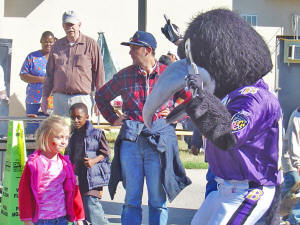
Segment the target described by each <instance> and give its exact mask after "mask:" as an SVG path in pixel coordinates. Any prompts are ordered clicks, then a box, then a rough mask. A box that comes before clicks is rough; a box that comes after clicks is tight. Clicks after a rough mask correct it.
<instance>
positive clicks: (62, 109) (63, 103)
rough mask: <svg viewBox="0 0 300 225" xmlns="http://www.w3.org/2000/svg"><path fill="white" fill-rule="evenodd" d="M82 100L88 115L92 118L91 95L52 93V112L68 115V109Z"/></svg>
mask: <svg viewBox="0 0 300 225" xmlns="http://www.w3.org/2000/svg"><path fill="white" fill-rule="evenodd" d="M79 102H82V103H84V104H85V105H86V106H87V108H88V113H89V117H90V118H92V107H93V104H92V97H91V95H65V94H61V93H54V94H53V114H55V115H60V116H66V117H69V109H70V107H71V106H72V105H73V104H75V103H79Z"/></svg>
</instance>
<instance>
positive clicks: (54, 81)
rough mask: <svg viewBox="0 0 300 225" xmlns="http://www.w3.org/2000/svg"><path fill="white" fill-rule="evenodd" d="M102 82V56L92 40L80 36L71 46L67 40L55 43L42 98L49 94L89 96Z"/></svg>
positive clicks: (62, 39)
mask: <svg viewBox="0 0 300 225" xmlns="http://www.w3.org/2000/svg"><path fill="white" fill-rule="evenodd" d="M104 82H105V73H104V67H103V61H102V56H101V53H100V50H99V47H98V44H97V42H96V41H95V40H93V39H92V38H90V37H87V36H85V35H83V34H82V33H80V35H79V38H78V39H77V41H76V42H75V43H74V45H73V46H71V45H70V44H69V42H68V40H67V38H66V37H64V38H61V39H59V40H58V41H56V42H55V44H54V46H53V47H52V50H51V52H50V55H49V59H48V63H47V76H46V79H45V81H44V85H43V97H48V96H49V95H50V94H51V92H52V93H63V94H71V95H72V94H90V93H91V91H92V90H94V87H96V90H98V89H99V88H100V87H101V86H102V85H103V84H104Z"/></svg>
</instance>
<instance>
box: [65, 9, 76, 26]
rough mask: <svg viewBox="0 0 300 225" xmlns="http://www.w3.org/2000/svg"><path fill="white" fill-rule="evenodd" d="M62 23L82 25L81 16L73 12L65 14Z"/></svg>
mask: <svg viewBox="0 0 300 225" xmlns="http://www.w3.org/2000/svg"><path fill="white" fill-rule="evenodd" d="M62 23H72V24H78V23H80V19H79V16H78V14H77V13H76V12H74V11H73V10H70V11H66V12H64V14H63V16H62Z"/></svg>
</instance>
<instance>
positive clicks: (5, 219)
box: [0, 121, 27, 225]
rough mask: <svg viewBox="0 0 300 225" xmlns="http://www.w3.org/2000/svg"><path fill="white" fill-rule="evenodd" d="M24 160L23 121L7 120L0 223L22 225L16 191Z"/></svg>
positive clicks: (25, 158)
mask: <svg viewBox="0 0 300 225" xmlns="http://www.w3.org/2000/svg"><path fill="white" fill-rule="evenodd" d="M26 160H27V157H26V147H25V138H24V125H23V121H9V123H8V135H7V144H6V153H5V165H4V177H3V190H2V198H1V205H0V224H3V225H4V224H5V225H19V224H20V225H23V222H21V221H20V218H19V203H18V191H19V182H20V178H21V175H22V171H23V169H24V166H25V162H26Z"/></svg>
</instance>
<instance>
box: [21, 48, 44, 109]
mask: <svg viewBox="0 0 300 225" xmlns="http://www.w3.org/2000/svg"><path fill="white" fill-rule="evenodd" d="M46 65H47V59H46V57H45V56H44V55H43V53H42V52H41V51H40V50H38V51H35V52H31V53H30V54H29V55H28V56H27V57H26V59H25V61H24V63H23V66H22V68H21V72H20V75H22V74H30V75H32V76H39V77H45V76H46ZM42 88H43V83H30V84H28V85H27V88H26V104H37V103H40V101H41V98H42Z"/></svg>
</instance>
